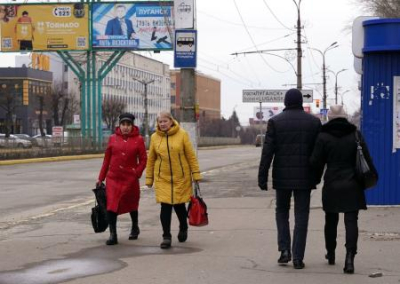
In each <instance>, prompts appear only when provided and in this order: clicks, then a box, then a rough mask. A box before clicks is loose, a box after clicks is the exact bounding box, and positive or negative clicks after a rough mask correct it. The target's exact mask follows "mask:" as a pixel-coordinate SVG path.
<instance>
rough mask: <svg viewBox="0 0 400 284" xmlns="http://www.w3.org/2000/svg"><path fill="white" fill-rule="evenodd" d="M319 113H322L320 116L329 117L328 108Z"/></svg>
mask: <svg viewBox="0 0 400 284" xmlns="http://www.w3.org/2000/svg"><path fill="white" fill-rule="evenodd" d="M319 113H320V115H323V116H327V115H328V109H327V108H321V109H320V110H319Z"/></svg>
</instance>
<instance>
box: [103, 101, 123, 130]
mask: <svg viewBox="0 0 400 284" xmlns="http://www.w3.org/2000/svg"><path fill="white" fill-rule="evenodd" d="M125 107H126V105H125V103H124V102H123V101H122V100H119V99H118V98H110V99H104V100H103V106H102V112H103V120H104V122H105V123H106V124H107V128H108V129H109V130H111V131H112V132H114V126H115V124H116V123H117V120H118V116H119V115H120V114H121V113H122V112H124V110H125Z"/></svg>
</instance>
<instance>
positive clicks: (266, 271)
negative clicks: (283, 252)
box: [0, 161, 400, 284]
mask: <svg viewBox="0 0 400 284" xmlns="http://www.w3.org/2000/svg"><path fill="white" fill-rule="evenodd" d="M256 168H257V161H254V162H251V163H250V162H249V163H247V164H243V165H234V166H231V167H225V168H223V169H217V170H212V171H209V172H207V173H206V174H205V180H204V182H203V183H201V189H202V194H203V197H204V199H205V201H206V203H207V205H208V207H209V218H210V224H209V225H208V226H206V227H200V228H196V227H190V230H189V238H188V241H187V242H186V243H179V242H178V241H177V239H176V235H177V233H178V231H177V227H178V224H177V220H176V216H175V215H174V216H173V223H172V228H173V229H174V230H173V231H172V234H173V244H172V245H173V247H172V248H171V249H170V250H161V249H160V248H159V243H160V242H161V225H160V223H159V205H158V204H156V203H155V201H154V196H153V192H152V191H151V190H145V191H143V192H142V197H141V203H140V213H139V219H140V228H141V234H140V236H139V239H138V240H137V241H128V239H127V237H128V234H129V229H130V220H129V216H127V215H123V216H121V218H120V219H119V221H118V233H119V241H120V244H119V245H118V246H112V247H110V246H105V245H104V241H105V240H106V238H107V234H108V233H104V234H94V233H93V232H92V229H91V227H90V224H89V211H90V207H91V206H92V204H86V205H82V206H78V207H71V208H70V209H66V210H65V211H60V212H57V214H54V215H52V216H48V217H46V219H43V220H44V221H43V222H39V220H37V221H35V222H33V224H32V223H28V224H26V225H25V226H20V227H15V228H12V229H10V230H8V231H6V232H4V234H2V236H1V241H0V244H1V245H0V255H1V256H2V260H0V267H1V270H2V271H3V272H0V284H3V283H7V284H14V283H15V284H23V283H29V284H35V283H38V284H44V283H68V284H89V283H90V284H91V283H96V284H109V283H113V284H125V283H140V284H166V283H171V284H172V283H173V284H177V283H183V284H186V283H188V284H205V283H210V284H215V283H218V284H243V283H245V284H260V283H274V284H287V283H296V284H299V283H307V284H314V283H315V284H321V283H323V284H331V283H332V284H333V283H352V284H358V283H359V284H361V283H362V284H364V283H367V284H368V283H379V284H395V283H396V284H398V283H400V269H399V262H400V226H399V224H400V208H379V207H373V208H369V209H368V210H367V211H362V212H361V213H360V217H359V220H360V222H359V229H360V236H359V253H358V255H357V256H356V259H355V274H354V275H345V274H343V271H342V269H343V261H344V257H345V248H344V225H343V218H341V220H340V223H339V235H338V248H337V252H336V253H337V263H336V265H335V266H330V265H328V264H327V261H326V260H325V259H324V255H325V249H324V237H323V225H324V213H323V211H322V209H321V208H320V203H321V202H320V199H321V196H320V192H321V191H320V190H316V191H313V195H312V209H311V213H310V222H309V234H308V242H307V249H306V256H305V259H304V262H305V264H306V268H305V269H303V270H295V269H293V267H292V265H291V264H289V265H286V266H279V265H278V264H277V259H278V257H279V252H278V251H277V240H276V239H277V237H276V225H275V207H274V191H273V190H269V191H267V192H265V191H260V190H259V189H258V188H257V185H256V175H257V171H256ZM291 214H292V215H293V210H291ZM291 218H292V219H291V220H293V216H291ZM291 225H293V222H291ZM15 269H16V270H15ZM6 270H7V272H5V271H6ZM12 270H14V271H12ZM376 272H379V273H382V274H383V276H382V277H378V278H371V277H369V275H370V274H372V273H376ZM24 280H26V282H24Z"/></svg>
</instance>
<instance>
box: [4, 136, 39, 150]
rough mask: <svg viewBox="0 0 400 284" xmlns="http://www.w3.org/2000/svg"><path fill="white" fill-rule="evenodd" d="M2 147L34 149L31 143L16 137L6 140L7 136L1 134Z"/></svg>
mask: <svg viewBox="0 0 400 284" xmlns="http://www.w3.org/2000/svg"><path fill="white" fill-rule="evenodd" d="M0 147H4V148H32V143H31V141H28V140H24V139H20V138H18V137H17V136H15V135H12V134H11V135H10V137H8V138H6V135H5V134H0Z"/></svg>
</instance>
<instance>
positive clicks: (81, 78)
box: [57, 51, 86, 137]
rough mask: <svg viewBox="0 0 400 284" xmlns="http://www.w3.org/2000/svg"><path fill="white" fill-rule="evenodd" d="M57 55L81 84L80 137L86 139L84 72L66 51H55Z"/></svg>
mask: <svg viewBox="0 0 400 284" xmlns="http://www.w3.org/2000/svg"><path fill="white" fill-rule="evenodd" d="M57 54H58V55H59V56H60V57H61V59H62V60H63V61H64V62H65V63H66V64H67V65H68V67H69V68H71V70H72V72H74V74H75V75H76V76H77V77H78V79H79V82H80V84H81V87H80V92H81V94H80V95H81V132H82V137H86V111H85V106H86V81H85V70H83V69H82V67H81V66H80V65H79V64H78V62H76V61H75V60H74V58H73V57H72V56H71V55H70V54H69V52H68V51H64V52H63V51H57Z"/></svg>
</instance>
